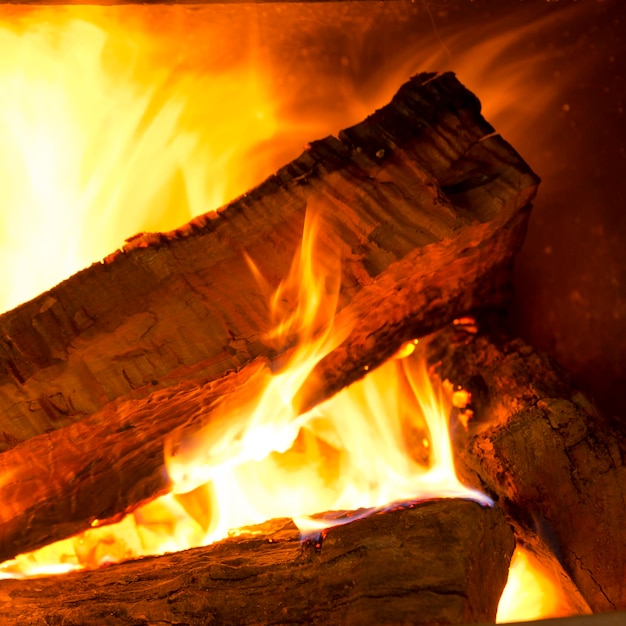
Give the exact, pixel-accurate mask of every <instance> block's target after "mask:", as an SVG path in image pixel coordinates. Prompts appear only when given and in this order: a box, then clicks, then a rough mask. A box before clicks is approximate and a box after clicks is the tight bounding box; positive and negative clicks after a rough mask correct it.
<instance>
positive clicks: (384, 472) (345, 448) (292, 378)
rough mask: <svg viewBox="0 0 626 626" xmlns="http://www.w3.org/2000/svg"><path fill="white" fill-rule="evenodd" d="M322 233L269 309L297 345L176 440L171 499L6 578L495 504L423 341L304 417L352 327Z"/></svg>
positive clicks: (310, 240)
mask: <svg viewBox="0 0 626 626" xmlns="http://www.w3.org/2000/svg"><path fill="white" fill-rule="evenodd" d="M319 225H320V218H319V216H318V215H316V214H311V213H310V212H309V213H308V214H307V218H306V220H305V230H304V234H303V241H302V247H301V249H300V251H299V253H298V255H297V256H296V258H295V259H294V262H293V265H292V268H291V271H290V272H289V274H288V276H287V278H286V279H285V281H284V282H283V283H282V284H281V285H280V286H279V288H278V289H277V291H276V292H275V294H274V297H273V298H272V303H273V309H274V313H275V315H276V316H277V321H278V323H277V325H276V327H275V329H274V331H273V332H272V333H271V334H270V337H269V339H271V340H272V341H274V342H277V341H279V342H288V343H289V344H291V343H292V342H293V341H294V339H295V341H296V346H295V348H293V349H292V351H291V353H290V356H289V359H288V360H287V361H286V363H285V364H284V365H283V366H282V368H281V369H280V370H279V371H278V372H275V371H273V368H272V365H271V364H268V365H267V366H266V367H265V368H262V369H260V370H258V371H257V373H256V374H255V376H253V377H252V378H251V379H250V381H249V382H248V383H247V384H246V385H244V386H243V387H242V388H240V389H239V390H238V393H237V394H236V395H235V396H234V397H232V398H227V399H226V400H225V401H224V402H223V403H222V405H221V406H219V407H218V408H217V409H216V410H215V411H214V412H213V413H212V415H211V421H210V423H209V425H208V426H207V427H206V428H204V429H203V430H202V431H200V432H197V433H195V434H194V436H193V438H191V439H187V440H181V441H173V442H171V445H170V447H169V454H167V455H166V465H167V468H168V471H169V474H170V478H171V480H172V485H173V487H172V491H171V493H169V494H167V495H166V496H164V497H162V498H158V499H157V500H155V501H153V502H151V503H149V504H148V505H146V506H143V507H141V508H139V509H138V510H136V511H135V512H133V513H132V514H131V515H129V516H127V517H126V518H125V519H124V520H123V521H122V522H121V523H119V524H117V525H111V526H103V527H100V528H92V529H90V530H88V531H87V532H85V533H82V534H81V535H79V536H77V537H74V538H72V539H68V540H65V541H63V542H59V543H58V544H56V547H54V546H48V547H47V548H44V549H43V550H41V551H36V552H35V553H31V554H29V555H21V556H19V557H18V558H17V559H16V560H15V561H13V562H10V563H7V564H5V566H4V573H5V575H11V576H16V575H30V574H35V575H37V574H41V573H42V572H44V571H50V572H51V571H58V569H59V568H64V569H71V568H73V567H75V568H82V567H95V566H98V565H101V564H103V563H107V562H113V561H118V560H122V559H124V558H129V557H131V556H139V555H145V554H153V553H162V552H166V551H173V550H181V549H185V548H189V547H193V546H198V545H206V544H209V543H211V542H214V541H216V540H218V539H221V538H224V537H226V536H228V534H229V532H230V531H231V530H233V529H237V528H240V527H243V526H249V525H253V524H257V523H260V522H263V521H265V520H268V519H272V518H276V517H292V518H295V519H296V522H297V523H298V525H299V526H300V528H301V530H302V531H303V532H310V531H313V530H319V529H320V528H322V527H324V526H328V525H332V524H336V523H337V522H336V521H328V520H327V521H323V520H320V519H319V518H318V519H315V520H313V519H311V517H310V516H311V515H313V514H315V513H318V512H321V511H329V510H354V509H359V508H363V507H365V508H369V509H380V508H384V507H386V506H388V505H389V504H391V503H394V502H396V501H399V500H418V499H424V498H435V497H468V498H473V499H476V500H479V501H481V502H483V503H487V502H488V499H487V498H485V497H484V496H482V495H481V494H479V493H477V492H474V491H472V490H469V489H467V488H466V487H464V486H463V485H461V484H460V483H459V481H458V480H457V478H456V475H455V472H454V464H453V456H452V450H451V445H450V438H449V436H448V428H447V419H446V414H447V413H448V412H449V410H450V408H451V406H452V405H451V397H448V398H447V399H446V400H444V399H443V398H442V397H441V394H439V395H438V394H437V393H435V391H434V390H433V388H432V386H431V385H430V382H429V379H428V376H427V374H426V371H425V368H424V366H423V363H422V361H421V359H420V358H418V357H417V356H416V355H415V354H413V353H414V348H415V344H416V343H417V342H412V343H410V344H408V345H407V346H405V347H403V348H402V349H401V350H400V351H399V352H398V354H397V355H396V358H395V359H391V360H389V361H388V362H387V363H386V364H384V365H383V366H381V367H379V368H378V369H376V370H375V371H373V372H371V373H370V374H369V375H368V376H367V377H366V378H365V379H363V380H362V381H360V382H357V383H355V384H353V385H352V386H350V387H348V388H346V389H345V390H344V391H342V392H340V393H339V394H337V395H336V396H334V397H333V398H331V399H330V400H328V401H326V402H324V403H323V404H321V405H319V406H318V407H316V408H315V409H313V410H311V411H309V412H307V413H304V414H301V415H299V414H298V412H297V410H296V409H295V408H294V405H293V400H294V398H295V396H296V394H297V392H298V390H299V389H300V387H301V386H302V384H303V383H304V382H305V381H306V380H307V378H308V376H309V375H310V373H311V371H312V370H313V368H314V367H315V365H316V364H317V363H318V362H319V361H320V360H321V359H322V358H324V356H326V355H327V354H328V353H329V352H330V351H331V350H333V349H334V348H335V347H336V346H337V345H338V344H339V343H341V342H342V341H343V340H344V339H345V337H346V336H347V333H348V332H349V330H350V328H351V323H350V322H345V321H344V322H342V324H339V323H338V322H337V320H336V318H335V311H336V306H337V299H338V295H339V287H340V284H339V280H338V279H337V278H336V277H337V276H340V273H339V272H338V268H337V265H336V263H334V262H332V260H330V261H329V260H328V259H325V258H320V255H319V254H318V251H317V249H316V246H315V241H316V233H317V231H318V229H319ZM294 294H295V295H294ZM285 303H291V305H289V306H287V307H285ZM448 395H449V394H448ZM55 551H56V552H57V553H58V556H57V559H56V563H54V564H53V565H52V567H51V569H50V570H46V569H45V567H46V565H45V559H48V558H49V556H50V554H52V553H54V552H55Z"/></svg>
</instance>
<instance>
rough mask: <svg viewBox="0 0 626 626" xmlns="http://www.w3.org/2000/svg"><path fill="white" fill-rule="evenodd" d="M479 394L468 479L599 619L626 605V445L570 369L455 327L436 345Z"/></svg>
mask: <svg viewBox="0 0 626 626" xmlns="http://www.w3.org/2000/svg"><path fill="white" fill-rule="evenodd" d="M427 352H428V355H429V360H430V361H431V362H432V363H435V364H436V369H437V371H438V373H439V375H440V376H441V377H442V378H447V379H448V380H450V381H451V382H452V383H453V384H455V385H457V384H458V385H460V386H462V387H464V388H465V389H467V390H469V391H470V392H471V393H472V399H473V410H474V414H475V416H474V418H473V419H472V420H471V421H470V426H469V430H468V431H467V432H466V431H465V430H464V429H463V428H461V427H459V428H458V429H457V431H456V436H455V438H456V444H457V445H456V450H457V456H458V461H457V466H458V470H459V472H460V474H461V475H462V476H463V478H464V479H465V481H466V482H468V483H470V484H472V485H474V486H477V487H479V488H481V489H483V490H485V491H486V492H487V493H490V494H491V495H492V496H493V497H494V498H496V499H497V500H498V501H499V503H500V504H501V506H503V508H504V509H505V510H506V511H507V513H508V514H509V516H510V518H511V519H512V520H513V521H514V526H515V530H516V534H517V536H518V538H519V539H521V540H522V541H523V542H525V543H528V544H529V545H531V546H533V545H535V546H537V545H538V544H537V541H538V540H540V541H541V542H543V543H544V544H546V545H547V546H549V547H550V549H551V551H552V552H553V553H554V554H555V555H556V556H557V558H558V559H559V561H560V563H561V564H562V566H563V568H564V569H565V571H566V573H567V574H568V575H569V576H570V577H571V578H572V580H573V581H574V583H575V584H576V586H577V587H578V588H579V590H580V592H581V593H582V595H583V597H584V598H585V600H586V601H587V603H588V604H589V606H590V607H591V609H592V610H593V611H594V612H603V611H615V610H623V609H625V608H626V543H625V542H624V528H626V497H625V494H626V467H625V463H624V459H625V450H626V445H625V441H624V439H623V437H622V434H621V433H619V432H618V431H616V430H614V429H612V428H611V424H610V422H609V421H608V420H607V419H606V418H605V417H604V416H602V415H601V414H600V413H599V412H598V411H597V409H596V408H595V407H594V406H593V405H592V403H591V402H590V401H589V400H588V399H587V398H585V396H584V395H583V394H582V393H581V392H580V391H579V390H578V389H576V387H575V386H574V385H573V383H572V382H571V381H570V379H569V377H568V376H567V374H566V373H565V372H564V371H563V370H562V368H561V367H560V366H559V365H558V364H556V363H555V362H554V361H552V360H551V359H550V358H549V357H547V356H545V355H542V354H540V353H538V352H536V351H535V350H534V349H533V348H531V347H530V346H528V345H526V344H524V343H523V342H522V341H521V340H513V341H510V340H505V339H502V338H495V337H491V338H490V337H487V336H484V335H478V336H472V335H466V334H463V333H458V331H455V330H453V329H447V330H445V331H442V332H441V333H439V334H437V335H434V336H433V338H432V340H431V341H430V343H429V344H428V346H427Z"/></svg>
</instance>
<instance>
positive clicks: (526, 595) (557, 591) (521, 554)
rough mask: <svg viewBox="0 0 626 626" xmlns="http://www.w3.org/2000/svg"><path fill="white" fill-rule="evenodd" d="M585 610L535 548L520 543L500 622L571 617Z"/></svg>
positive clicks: (499, 610) (503, 596)
mask: <svg viewBox="0 0 626 626" xmlns="http://www.w3.org/2000/svg"><path fill="white" fill-rule="evenodd" d="M581 612H584V611H583V610H581V607H579V606H575V604H574V602H573V600H572V598H570V596H568V594H566V593H565V591H564V589H563V585H562V584H561V581H560V579H559V576H558V574H557V573H556V572H552V571H550V570H549V569H548V568H547V567H545V566H544V565H542V564H541V563H540V561H539V559H537V557H536V556H535V555H534V554H533V553H532V552H530V551H529V550H527V549H525V548H523V547H522V546H518V547H517V548H516V550H515V552H514V553H513V558H512V559H511V566H510V568H509V578H508V581H507V584H506V587H505V588H504V591H503V592H502V596H501V597H500V603H499V605H498V613H497V616H496V622H497V623H498V624H503V623H506V622H524V621H532V620H537V619H547V618H551V617H567V616H569V615H573V614H578V613H581Z"/></svg>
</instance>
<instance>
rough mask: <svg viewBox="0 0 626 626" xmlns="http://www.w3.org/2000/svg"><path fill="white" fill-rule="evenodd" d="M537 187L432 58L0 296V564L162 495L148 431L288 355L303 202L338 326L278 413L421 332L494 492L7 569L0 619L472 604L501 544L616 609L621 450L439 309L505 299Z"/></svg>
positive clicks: (542, 374) (487, 604)
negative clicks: (243, 171)
mask: <svg viewBox="0 0 626 626" xmlns="http://www.w3.org/2000/svg"><path fill="white" fill-rule="evenodd" d="M538 183H539V181H538V178H537V177H536V175H535V174H533V172H532V171H531V170H530V168H529V167H528V166H527V165H526V164H525V163H524V161H523V160H522V159H521V157H520V156H519V155H518V154H517V153H516V152H515V150H514V149H513V148H512V147H511V146H510V145H508V144H507V143H506V142H505V141H504V140H503V139H502V138H501V137H500V136H499V135H497V134H496V132H495V130H494V129H493V128H492V127H491V126H490V125H489V124H488V123H487V122H486V121H485V120H484V118H483V117H482V116H481V114H480V103H479V101H478V99H477V98H476V97H475V96H474V95H473V94H471V93H470V92H469V91H468V90H467V89H465V88H464V87H463V86H462V85H461V84H460V83H459V81H458V80H457V79H456V77H455V76H454V75H453V74H450V73H446V74H437V75H434V74H421V75H419V76H416V77H414V78H413V79H411V80H410V81H409V82H408V83H406V84H405V85H404V86H402V87H401V88H400V90H399V91H398V93H397V95H396V96H395V97H394V99H393V100H392V102H391V103H390V104H389V105H387V106H385V107H384V108H382V109H380V110H379V111H377V112H375V113H374V114H373V115H371V116H370V117H369V118H367V119H366V120H365V121H363V122H362V123H360V124H357V125H356V126H354V127H352V128H349V129H346V130H344V131H342V132H341V133H339V135H338V137H328V138H326V139H322V140H319V141H315V142H313V143H311V144H310V146H308V147H307V149H306V150H305V152H304V153H303V154H302V155H301V156H300V157H299V158H298V159H296V160H295V161H293V162H292V163H290V164H288V165H287V166H285V167H283V168H282V169H280V170H279V171H278V172H277V173H276V174H275V175H274V176H272V177H271V178H269V179H268V180H266V181H265V182H264V183H263V184H261V185H260V186H258V187H257V188H255V189H252V190H251V191H250V192H249V193H247V194H245V195H244V196H242V197H240V198H238V199H236V200H235V201H233V202H232V203H230V204H229V205H227V206H226V207H224V208H223V209H221V210H220V211H218V212H217V213H215V214H207V215H205V216H202V217H200V218H196V219H195V220H193V221H192V222H190V223H189V224H187V225H185V226H183V227H181V228H180V229H178V230H176V231H173V232H171V233H148V234H141V235H138V236H137V237H135V238H133V239H132V240H129V241H128V242H127V245H126V246H125V247H124V248H123V249H122V250H120V251H118V252H115V253H113V254H111V255H110V256H109V257H108V258H107V259H105V260H104V262H103V263H100V264H95V265H93V266H92V267H90V268H87V269H85V270H83V271H82V272H80V273H78V274H76V275H75V276H73V277H72V278H70V279H69V280H67V281H65V282H64V283H62V284H60V285H58V286H57V287H55V288H53V289H51V290H50V291H48V292H47V293H45V294H42V295H41V296H39V297H38V298H36V299H34V300H32V301H30V302H28V303H26V304H23V305H21V306H20V307H18V308H17V309H15V310H13V311H10V312H8V313H5V314H4V315H3V316H2V317H0V327H1V330H2V332H1V333H0V359H1V362H2V365H3V367H2V368H1V376H0V403H1V406H2V411H1V412H0V435H1V436H0V451H1V452H0V476H1V477H2V480H0V499H1V501H2V502H3V507H2V509H1V510H0V557H1V558H0V560H7V559H11V558H13V557H15V556H16V555H17V554H20V553H24V552H27V551H30V550H33V549H36V548H39V547H41V546H43V545H46V544H48V543H50V542H52V541H55V540H58V539H62V538H65V537H68V536H71V535H74V534H76V533H78V532H80V531H82V530H85V529H86V528H89V526H90V525H92V523H93V522H94V520H99V521H102V520H114V519H117V518H119V517H120V516H121V515H123V514H124V513H125V512H128V511H130V510H133V509H134V508H136V507H137V506H138V505H140V504H141V503H144V502H146V501H148V500H150V499H152V498H154V497H156V496H158V495H160V494H163V493H166V492H167V491H168V490H169V488H170V482H169V478H168V476H167V473H166V472H165V471H164V455H163V450H164V446H165V445H166V441H167V440H168V438H169V437H170V436H171V434H172V433H173V432H175V431H176V432H179V433H184V434H185V436H189V435H192V434H193V433H194V432H196V431H198V430H200V429H202V428H205V427H206V426H207V425H210V424H211V420H212V419H217V418H216V417H215V415H216V411H215V407H216V406H218V405H219V402H220V401H221V399H223V398H225V397H231V396H233V395H234V394H237V393H238V392H240V390H241V389H242V388H244V387H245V385H246V384H247V383H248V381H250V380H252V379H253V377H254V375H255V373H256V372H258V371H259V369H261V368H264V367H268V363H271V362H273V361H274V360H276V359H280V358H285V357H286V356H287V357H288V355H289V353H290V350H292V347H291V346H289V345H281V346H277V345H272V346H268V345H267V342H266V341H265V340H264V338H265V337H266V336H267V334H268V332H269V331H270V330H271V315H270V312H269V309H268V293H267V290H268V289H269V290H271V289H273V288H275V287H276V286H277V285H278V284H279V283H280V282H281V280H282V279H283V278H284V277H285V275H286V274H287V272H288V269H289V266H290V262H291V260H292V258H293V257H294V255H295V253H296V251H297V249H298V247H299V245H300V240H301V236H302V229H303V225H304V222H305V215H306V213H307V211H311V210H313V209H314V210H315V211H317V212H318V213H319V214H320V215H321V216H322V218H323V221H324V224H325V227H324V228H322V229H320V231H319V234H318V237H319V242H318V243H319V246H320V247H321V249H322V250H328V251H331V250H332V251H333V253H334V254H338V255H339V256H340V258H341V259H342V265H341V275H340V280H341V290H340V293H339V303H338V311H337V319H338V320H339V321H340V322H341V320H342V319H343V318H345V319H350V320H354V321H355V323H353V325H352V326H351V330H350V332H349V334H348V335H347V337H346V339H345V340H344V341H343V342H342V343H341V344H340V345H339V346H338V347H336V348H335V349H334V350H333V351H332V352H331V353H330V354H328V355H327V356H326V357H325V358H324V359H323V360H321V361H320V363H319V364H318V365H317V367H316V368H315V370H314V373H313V375H312V376H311V377H310V378H309V380H308V381H307V383H306V384H305V385H304V387H303V388H302V389H300V391H299V393H298V397H297V399H298V408H299V410H301V411H305V410H308V409H310V408H312V407H314V406H316V405H317V404H318V403H320V402H322V401H323V400H325V399H326V398H329V397H331V396H332V395H333V394H335V393H336V392H337V391H339V390H340V389H342V388H344V387H345V386H347V385H349V384H351V383H352V382H354V381H356V380H357V379H359V378H361V377H363V376H364V375H366V373H367V371H368V370H370V369H374V368H375V367H376V366H378V365H379V364H381V363H383V362H385V361H386V360H387V359H388V358H389V357H390V356H391V355H393V354H394V353H395V352H396V351H397V350H398V348H399V347H400V346H401V345H402V344H403V343H404V342H406V341H407V340H409V339H412V338H415V337H424V336H425V335H427V334H429V333H434V334H431V335H430V336H429V338H428V340H427V341H425V342H423V345H422V344H420V346H421V347H420V349H421V350H423V352H424V358H425V359H427V360H428V362H429V363H430V365H431V372H432V374H433V376H437V377H439V378H441V379H442V380H443V379H446V380H449V381H451V382H452V383H453V384H454V385H458V386H461V387H463V388H464V389H466V390H468V391H469V392H470V393H471V398H472V405H471V406H472V411H473V417H472V419H471V420H470V421H469V422H467V423H461V422H460V421H459V423H458V424H457V425H456V427H455V429H454V441H455V449H456V453H457V457H458V458H457V465H458V468H459V471H460V473H461V475H462V476H463V479H464V481H465V482H467V483H468V484H470V485H471V486H474V487H476V488H478V489H480V490H482V491H483V492H485V493H487V494H488V495H489V496H490V497H491V498H492V499H493V500H494V501H495V505H494V507H493V508H489V507H482V506H480V505H478V504H476V503H473V502H467V501H462V500H454V499H452V500H441V501H433V502H425V503H421V504H416V505H411V506H404V507H397V508H396V509H394V510H391V511H387V512H384V513H378V514H375V515H372V516H370V517H367V518H364V519H359V520H356V521H353V522H351V523H349V524H346V525H343V526H338V527H336V528H332V529H330V530H328V531H326V532H325V534H324V536H323V539H322V538H320V539H319V541H312V542H311V541H309V542H305V543H301V542H300V539H299V535H298V532H297V530H296V528H295V527H294V526H293V525H292V524H291V523H290V522H288V521H286V520H273V521H271V522H268V523H267V524H265V525H264V526H263V527H261V528H260V529H258V533H260V534H257V535H254V536H253V538H250V537H239V538H231V539H228V540H225V541H223V542H220V543H219V544H215V545H212V546H208V547H205V548H197V549H194V550H189V551H185V552H181V553H174V554H168V555H164V556H160V557H151V558H145V559H141V560H137V561H131V562H127V563H121V564H118V565H111V566H109V567H105V568H102V569H99V570H94V571H88V572H79V573H73V574H68V575H64V576H62V577H50V578H42V579H37V580H35V581H19V580H6V581H2V582H0V590H1V592H2V594H1V599H0V603H1V607H0V623H7V624H51V623H59V624H83V623H84V624H95V623H102V624H182V623H184V624H236V623H240V624H260V623H263V624H271V623H281V624H285V623H289V624H295V623H324V624H349V623H366V622H369V623H389V624H392V623H393V624H397V623H400V622H403V623H414V624H418V623H423V624H434V623H438V624H452V623H470V622H487V621H493V620H494V618H495V611H496V608H497V604H498V600H499V597H500V594H501V592H502V589H503V587H504V585H505V582H506V577H507V571H508V565H509V561H510V558H511V554H512V552H513V548H514V545H515V540H517V541H518V542H521V543H524V544H525V545H527V546H529V547H530V548H531V549H532V550H534V551H535V553H536V554H538V555H539V557H540V558H542V559H543V560H544V561H545V562H546V563H549V564H550V566H551V567H553V568H557V569H558V571H559V572H560V574H561V576H562V578H563V581H564V585H567V586H569V588H571V593H572V595H573V596H575V597H576V598H577V600H576V602H579V603H580V606H585V605H586V604H588V606H589V607H590V608H591V609H592V610H593V611H612V610H618V609H625V608H626V576H625V573H626V572H625V568H626V565H625V564H626V554H625V551H626V545H625V544H624V542H623V541H621V540H620V536H621V532H622V528H623V527H624V525H625V523H626V498H624V487H625V484H626V478H625V476H624V472H625V470H624V465H623V458H624V448H623V446H621V445H620V442H619V441H618V440H617V438H616V437H615V435H614V433H612V432H611V430H610V427H609V426H608V424H606V423H605V421H604V420H603V417H602V416H601V415H600V414H598V412H597V411H596V410H595V409H594V407H593V406H592V405H591V404H590V403H589V401H588V400H586V399H585V398H584V396H583V395H582V394H581V393H580V392H578V391H577V390H576V389H574V388H573V386H572V385H571V383H570V382H569V380H568V377H567V375H566V374H565V373H564V372H562V371H561V370H560V368H559V367H558V365H556V364H554V363H552V362H551V361H549V360H548V359H547V358H545V357H543V356H542V355H539V354H537V353H536V352H535V351H534V350H533V349H532V348H531V347H530V346H527V345H524V344H523V343H522V342H521V341H519V340H511V339H510V338H506V337H504V338H503V337H502V336H501V335H498V334H497V333H490V332H489V324H488V323H487V324H486V325H485V324H482V325H481V326H480V328H481V331H480V332H476V329H474V328H471V329H468V328H465V327H462V326H459V325H458V324H457V325H451V323H452V321H453V320H455V319H457V318H459V317H461V316H464V315H467V314H469V313H471V314H472V315H475V316H478V318H479V319H480V317H481V316H487V315H493V312H494V311H498V310H501V309H503V308H504V307H506V306H507V304H508V302H509V296H510V289H511V272H512V264H513V260H514V256H515V253H516V251H517V250H518V249H519V247H520V246H521V245H522V242H523V238H524V233H525V229H526V224H527V220H528V218H529V214H530V208H531V204H530V203H531V202H532V199H533V197H534V195H535V193H536V191H537V186H538ZM250 262H252V264H253V265H254V266H255V267H256V268H257V270H258V272H259V273H260V274H261V275H262V276H264V277H265V279H266V281H267V284H266V285H264V286H263V287H261V286H260V285H259V282H258V280H257V278H256V277H255V275H254V273H253V272H252V271H251V269H250ZM485 319H488V317H487V318H485ZM99 523H100V522H99ZM2 620H4V622H3V621H2Z"/></svg>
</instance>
